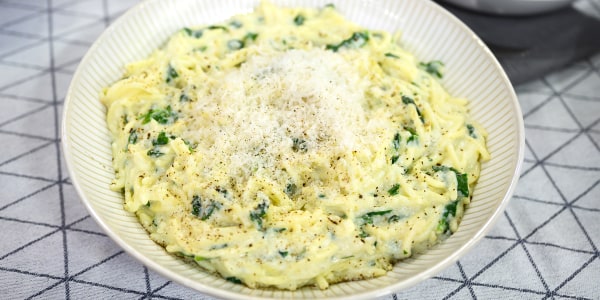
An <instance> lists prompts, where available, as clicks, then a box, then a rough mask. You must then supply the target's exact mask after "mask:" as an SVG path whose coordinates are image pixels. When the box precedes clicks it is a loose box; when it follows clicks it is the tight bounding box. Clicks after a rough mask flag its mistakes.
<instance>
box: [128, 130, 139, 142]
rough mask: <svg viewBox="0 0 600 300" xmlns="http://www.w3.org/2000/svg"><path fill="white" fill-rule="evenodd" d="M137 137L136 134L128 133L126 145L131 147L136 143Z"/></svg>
mask: <svg viewBox="0 0 600 300" xmlns="http://www.w3.org/2000/svg"><path fill="white" fill-rule="evenodd" d="M137 139H138V136H137V132H135V130H134V131H132V132H131V133H129V138H128V139H127V145H130V144H131V145H133V144H135V143H136V142H137Z"/></svg>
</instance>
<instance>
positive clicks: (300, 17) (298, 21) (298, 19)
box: [294, 14, 306, 26]
mask: <svg viewBox="0 0 600 300" xmlns="http://www.w3.org/2000/svg"><path fill="white" fill-rule="evenodd" d="M305 20H306V19H305V18H304V16H303V15H300V14H299V15H297V16H296V17H295V18H294V24H296V26H300V25H302V24H304V21H305Z"/></svg>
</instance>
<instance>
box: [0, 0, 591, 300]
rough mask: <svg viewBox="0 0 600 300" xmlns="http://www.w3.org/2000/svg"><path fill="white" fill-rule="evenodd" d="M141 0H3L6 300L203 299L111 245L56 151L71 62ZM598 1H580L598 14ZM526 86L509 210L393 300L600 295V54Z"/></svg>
mask: <svg viewBox="0 0 600 300" xmlns="http://www.w3.org/2000/svg"><path fill="white" fill-rule="evenodd" d="M135 2H136V1H135V0H126V1H124V0H30V1H21V0H0V74H1V75H2V76H0V140H1V141H2V144H1V145H2V146H1V147H2V148H1V149H2V151H0V229H1V230H0V240H1V241H2V243H0V298H1V299H19V298H41V299H62V298H66V299H108V298H114V299H151V298H156V299H192V298H193V299H208V297H204V296H203V295H201V294H199V293H198V292H195V291H193V290H190V289H188V288H185V287H182V286H180V285H178V284H177V283H174V282H171V281H169V280H167V279H165V278H163V277H162V276H160V275H157V274H156V273H154V272H152V271H150V270H148V269H147V268H146V267H144V266H143V265H141V264H139V263H138V262H137V261H135V260H134V259H132V258H131V257H130V256H129V255H127V254H126V253H124V252H123V250H121V249H120V248H119V247H118V246H117V245H115V244H114V243H113V242H112V241H111V240H110V239H109V238H108V237H107V236H106V235H105V234H104V233H103V232H102V231H101V230H100V228H99V227H98V225H97V224H96V223H95V222H94V220H92V219H91V218H90V216H89V215H88V213H87V211H86V210H85V208H84V207H83V205H82V204H81V202H80V200H79V197H78V196H77V193H76V192H75V190H74V188H73V186H72V184H71V181H70V180H69V177H68V174H67V170H66V167H65V164H64V158H63V156H62V153H61V148H60V139H59V137H60V135H59V123H60V119H61V114H62V108H63V99H64V95H65V92H66V88H67V86H68V84H69V82H70V79H71V77H72V75H73V72H74V70H75V68H76V67H77V64H78V62H79V60H80V59H81V57H82V55H83V54H84V53H85V52H86V50H87V49H88V48H89V46H90V45H91V44H92V42H93V41H94V40H95V39H96V38H97V36H98V35H99V34H100V33H101V32H102V31H103V30H104V29H105V28H106V26H107V25H108V24H109V23H110V22H111V21H112V20H114V19H115V18H116V17H117V16H119V15H120V14H121V13H122V12H123V11H124V10H125V9H127V8H128V7H130V6H131V5H133V4H134V3H135ZM598 3H600V2H598V1H597V0H581V1H579V2H578V5H579V6H580V7H584V8H585V10H586V12H587V13H592V14H593V13H595V14H597V15H599V16H600V5H599V4H598ZM598 30H599V31H600V28H599V29H598ZM517 91H518V96H519V100H520V102H521V106H522V108H523V114H524V118H525V127H526V137H527V144H526V156H525V164H524V167H523V172H522V175H521V180H520V182H519V185H518V187H517V190H516V192H515V195H514V197H513V199H512V201H511V203H510V204H509V206H508V208H507V210H506V212H505V213H504V214H503V215H502V217H501V218H500V220H499V222H498V224H497V225H496V226H495V227H494V228H493V229H492V230H491V232H489V234H488V235H487V236H486V237H485V238H484V239H483V240H482V241H481V242H480V243H479V244H478V245H477V246H476V247H475V248H474V249H473V250H471V251H470V252H469V253H468V255H466V256H465V257H464V258H463V259H461V260H460V261H459V262H457V263H456V264H454V265H452V266H450V267H449V268H448V269H446V270H445V271H443V272H442V273H441V274H438V275H437V276H435V277H433V278H431V279H429V280H427V281H424V282H423V283H421V284H419V285H417V286H415V287H413V288H411V289H409V290H406V291H402V292H399V293H398V294H396V295H392V296H389V297H386V298H385V299H424V298H427V299H429V298H431V299H447V298H455V299H471V298H473V299H476V298H480V299H499V298H505V299H550V298H553V299H566V298H577V299H599V298H600V258H599V252H598V247H600V54H599V55H596V56H594V57H592V58H590V59H586V60H583V61H579V62H577V63H575V64H572V65H570V66H569V67H567V68H564V69H562V70H561V71H559V72H556V73H553V74H550V75H547V76H545V77H543V78H542V79H539V80H537V81H534V82H531V83H529V84H525V85H521V86H518V87H517Z"/></svg>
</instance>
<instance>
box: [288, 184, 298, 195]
mask: <svg viewBox="0 0 600 300" xmlns="http://www.w3.org/2000/svg"><path fill="white" fill-rule="evenodd" d="M297 189H298V187H297V186H296V184H294V183H288V184H287V185H286V186H285V193H286V195H288V196H289V197H292V196H293V195H294V194H296V190H297Z"/></svg>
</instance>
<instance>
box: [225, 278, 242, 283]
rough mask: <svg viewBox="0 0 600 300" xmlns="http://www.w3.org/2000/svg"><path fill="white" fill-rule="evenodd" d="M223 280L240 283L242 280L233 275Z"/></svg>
mask: <svg viewBox="0 0 600 300" xmlns="http://www.w3.org/2000/svg"><path fill="white" fill-rule="evenodd" d="M225 280H227V281H229V282H233V283H235V284H242V281H241V280H240V279H239V278H237V277H234V276H230V277H226V278H225Z"/></svg>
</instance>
